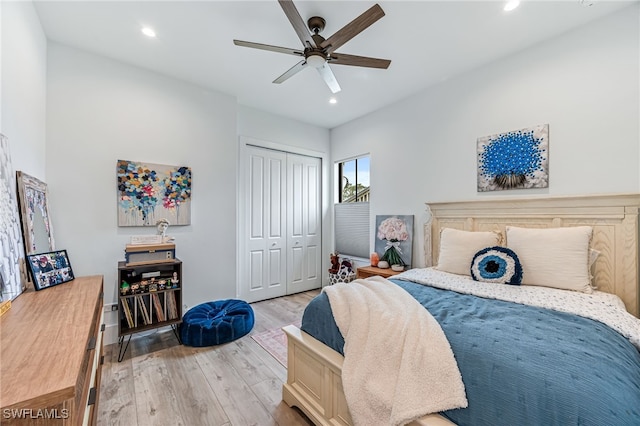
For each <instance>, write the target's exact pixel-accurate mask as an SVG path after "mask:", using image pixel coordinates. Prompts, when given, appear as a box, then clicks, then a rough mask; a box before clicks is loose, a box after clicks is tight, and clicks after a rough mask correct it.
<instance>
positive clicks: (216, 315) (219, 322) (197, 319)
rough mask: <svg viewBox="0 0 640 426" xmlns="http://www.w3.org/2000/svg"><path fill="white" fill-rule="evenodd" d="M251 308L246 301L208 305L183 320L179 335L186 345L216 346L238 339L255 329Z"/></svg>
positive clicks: (229, 301) (220, 301) (191, 310)
mask: <svg viewBox="0 0 640 426" xmlns="http://www.w3.org/2000/svg"><path fill="white" fill-rule="evenodd" d="M253 323H254V316H253V309H251V306H249V304H248V303H247V302H245V301H243V300H235V299H226V300H217V301H215V302H206V303H202V304H200V305H198V306H194V307H193V308H191V309H189V311H187V313H186V314H185V315H184V317H183V318H182V325H181V327H180V336H181V338H182V343H183V344H184V345H187V346H213V345H220V344H222V343H227V342H231V341H232V340H236V339H238V338H240V337H242V336H244V335H245V334H247V333H248V332H250V331H251V329H252V328H253Z"/></svg>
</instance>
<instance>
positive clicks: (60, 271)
mask: <svg viewBox="0 0 640 426" xmlns="http://www.w3.org/2000/svg"><path fill="white" fill-rule="evenodd" d="M27 261H28V262H29V269H30V270H31V277H32V278H33V283H34V286H35V289H36V290H42V289H45V288H48V287H53V286H54V285H58V284H62V283H66V282H68V281H71V280H73V279H74V278H75V277H74V275H73V270H72V269H71V262H69V256H68V255H67V251H66V250H56V251H51V252H45V253H37V254H30V255H27Z"/></svg>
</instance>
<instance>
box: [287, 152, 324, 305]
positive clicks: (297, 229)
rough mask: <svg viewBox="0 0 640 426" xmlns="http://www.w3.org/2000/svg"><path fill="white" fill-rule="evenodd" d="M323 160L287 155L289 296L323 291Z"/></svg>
mask: <svg viewBox="0 0 640 426" xmlns="http://www.w3.org/2000/svg"><path fill="white" fill-rule="evenodd" d="M320 167H321V161H320V159H319V158H315V157H307V156H303V155H295V154H287V277H288V279H287V294H293V293H298V292H301V291H306V290H311V289H314V288H320V287H321V285H322V273H321V270H320V268H321V265H322V262H321V256H322V253H321V242H322V220H321V198H320V197H321V194H320V192H321V178H320V174H321V169H320Z"/></svg>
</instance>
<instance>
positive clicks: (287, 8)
mask: <svg viewBox="0 0 640 426" xmlns="http://www.w3.org/2000/svg"><path fill="white" fill-rule="evenodd" d="M278 3H280V6H281V7H282V10H284V14H285V15H287V18H289V22H291V25H293V29H294V30H296V34H298V37H300V41H302V44H303V45H304V47H305V48H306V47H317V46H316V43H315V41H313V38H311V33H310V32H309V29H308V28H307V23H306V22H304V20H303V19H302V17H301V16H300V12H298V9H296V6H295V5H294V4H293V2H292V1H291V0H278Z"/></svg>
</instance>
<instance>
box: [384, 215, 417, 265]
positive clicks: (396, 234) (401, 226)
mask: <svg viewBox="0 0 640 426" xmlns="http://www.w3.org/2000/svg"><path fill="white" fill-rule="evenodd" d="M378 239H379V240H383V241H386V242H387V243H386V245H385V247H384V254H383V255H382V257H380V260H385V261H387V262H389V265H402V266H406V264H407V263H406V262H405V261H404V260H402V249H401V248H400V243H401V242H403V241H406V240H408V239H409V232H408V231H407V224H406V223H405V221H404V220H402V219H400V218H398V217H395V216H392V217H388V218H386V219H385V220H383V221H382V222H381V223H380V225H379V226H378Z"/></svg>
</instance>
